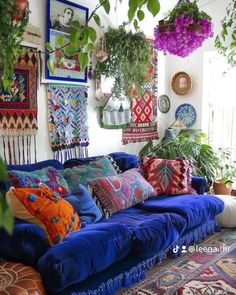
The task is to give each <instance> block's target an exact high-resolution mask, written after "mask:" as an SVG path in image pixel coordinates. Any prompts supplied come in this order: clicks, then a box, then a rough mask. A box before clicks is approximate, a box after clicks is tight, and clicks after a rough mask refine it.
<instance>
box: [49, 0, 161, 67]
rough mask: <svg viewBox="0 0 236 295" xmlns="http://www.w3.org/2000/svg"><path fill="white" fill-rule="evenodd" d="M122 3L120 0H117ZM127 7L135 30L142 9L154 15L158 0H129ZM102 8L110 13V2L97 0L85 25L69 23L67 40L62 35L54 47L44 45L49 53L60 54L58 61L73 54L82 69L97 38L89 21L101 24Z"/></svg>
mask: <svg viewBox="0 0 236 295" xmlns="http://www.w3.org/2000/svg"><path fill="white" fill-rule="evenodd" d="M119 2H120V3H122V0H119ZM128 5H129V8H128V13H127V17H128V20H129V22H130V23H132V24H133V26H134V28H135V30H137V29H138V28H139V22H141V21H142V20H143V19H144V18H145V13H144V11H143V9H144V8H145V7H146V8H147V10H148V11H149V12H150V13H151V14H152V15H153V16H156V15H157V14H158V12H159V10H160V3H159V0H129V3H128ZM100 8H103V9H104V10H105V12H106V13H107V14H109V13H110V9H111V2H110V1H109V0H99V3H98V4H97V6H96V7H95V9H94V10H93V11H92V13H91V14H90V16H89V19H88V22H87V24H86V26H82V25H81V24H79V22H78V21H74V22H72V24H71V27H72V31H71V33H70V37H69V41H68V40H64V39H63V37H59V38H58V39H57V44H56V48H52V47H51V46H50V44H47V45H46V48H47V50H48V53H49V55H51V56H52V54H53V53H55V52H56V51H57V52H58V55H60V58H59V62H63V59H64V58H65V57H70V56H74V57H75V58H77V60H78V62H79V64H80V68H81V70H84V69H85V68H86V66H87V65H88V62H89V54H90V52H91V51H93V49H94V47H95V42H96V39H97V34H96V31H95V30H94V28H93V27H91V26H90V21H91V20H94V22H95V24H96V25H97V26H99V27H100V26H102V23H101V19H100V17H99V15H98V13H97V12H98V10H99V9H100ZM52 60H53V59H51V60H49V61H48V63H47V66H48V69H49V70H50V72H52V73H53V72H54V70H55V64H54V63H53V61H52Z"/></svg>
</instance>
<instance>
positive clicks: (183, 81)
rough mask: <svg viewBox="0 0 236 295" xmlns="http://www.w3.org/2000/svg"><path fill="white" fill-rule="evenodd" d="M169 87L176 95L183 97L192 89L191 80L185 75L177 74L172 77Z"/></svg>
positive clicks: (182, 73)
mask: <svg viewBox="0 0 236 295" xmlns="http://www.w3.org/2000/svg"><path fill="white" fill-rule="evenodd" d="M171 86H172V89H173V91H174V93H176V94H177V95H185V94H187V93H189V92H190V90H191V89H192V80H191V78H190V76H189V75H188V74H187V73H185V72H178V73H176V74H175V75H174V76H173V78H172V82H171Z"/></svg>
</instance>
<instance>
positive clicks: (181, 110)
mask: <svg viewBox="0 0 236 295" xmlns="http://www.w3.org/2000/svg"><path fill="white" fill-rule="evenodd" d="M175 118H176V120H181V121H182V122H183V123H184V125H185V126H186V127H188V128H190V127H191V126H193V124H194V123H195V122H196V119H197V112H196V110H195V108H194V107H193V106H192V105H191V104H189V103H183V104H181V105H179V106H178V107H177V109H176V111H175Z"/></svg>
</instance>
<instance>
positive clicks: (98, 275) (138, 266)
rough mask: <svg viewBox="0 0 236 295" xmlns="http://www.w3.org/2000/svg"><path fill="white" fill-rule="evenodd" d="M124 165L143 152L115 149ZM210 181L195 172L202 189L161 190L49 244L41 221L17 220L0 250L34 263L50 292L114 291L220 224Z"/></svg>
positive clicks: (74, 162)
mask: <svg viewBox="0 0 236 295" xmlns="http://www.w3.org/2000/svg"><path fill="white" fill-rule="evenodd" d="M110 155H111V156H112V157H113V159H114V160H115V161H116V163H117V165H118V166H119V168H120V169H121V170H122V171H125V170H128V169H131V168H134V167H137V165H138V160H139V159H138V157H137V156H135V155H130V154H126V153H112V154H110ZM93 159H94V158H87V159H72V160H68V161H66V162H65V163H64V166H63V165H62V164H61V163H60V162H58V161H56V160H49V161H43V162H40V163H36V164H31V165H20V166H9V167H8V169H10V170H14V169H15V170H24V171H33V170H38V169H41V168H43V167H46V166H53V167H55V168H56V169H58V170H61V169H64V168H68V167H72V166H73V165H78V164H84V163H88V162H89V161H90V160H93ZM206 185H207V183H206V181H205V179H203V178H200V177H193V178H192V186H193V187H194V188H195V189H196V190H197V193H198V195H177V196H158V197H154V198H151V199H148V200H146V201H144V202H142V203H140V204H138V205H137V206H135V207H133V208H128V209H125V210H123V211H120V212H117V213H114V214H113V215H112V216H111V217H110V218H109V219H101V220H100V221H99V222H97V223H93V224H89V225H87V226H85V227H84V228H82V229H81V230H79V231H75V232H73V233H71V234H70V235H69V236H68V237H67V238H66V239H65V240H64V241H63V242H61V243H60V244H57V245H55V246H52V247H50V246H49V245H48V243H47V242H46V239H45V235H44V233H43V231H42V230H41V229H40V228H39V227H37V226H36V225H33V224H29V223H26V222H24V221H22V220H15V227H14V232H13V235H11V236H9V235H7V234H6V232H5V231H3V230H1V231H0V240H1V243H0V256H2V257H4V258H5V259H7V260H11V261H19V262H22V263H24V264H26V265H30V266H33V267H34V268H36V269H37V270H38V272H39V273H40V274H41V276H42V279H43V282H44V284H45V287H46V288H47V290H48V294H53V295H54V294H57V295H69V294H70V295H82V294H83V295H84V294H93V295H95V294H96V295H98V294H99V295H100V294H114V293H115V292H116V291H117V290H119V289H120V288H122V287H127V286H130V285H132V284H134V283H135V282H137V281H139V280H141V279H142V278H144V276H145V272H146V271H147V270H149V269H150V268H151V267H152V265H153V264H154V263H157V262H160V261H162V260H163V259H164V258H165V257H166V255H168V254H170V255H173V256H174V255H178V254H180V252H179V253H173V251H172V249H173V248H174V247H176V246H178V247H179V249H181V247H182V246H183V245H185V246H187V245H189V244H193V243H197V242H199V241H200V240H202V239H203V238H205V237H206V236H207V235H209V234H212V233H214V232H216V231H218V230H219V227H218V225H217V223H216V220H215V216H216V215H217V214H219V213H221V212H222V211H223V207H224V204H223V202H222V201H221V200H220V199H218V198H216V197H214V196H209V195H203V193H204V190H205V188H206Z"/></svg>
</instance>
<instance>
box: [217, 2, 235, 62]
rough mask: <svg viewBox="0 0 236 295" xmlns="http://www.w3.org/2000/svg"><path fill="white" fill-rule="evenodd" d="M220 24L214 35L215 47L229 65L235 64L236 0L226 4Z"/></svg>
mask: <svg viewBox="0 0 236 295" xmlns="http://www.w3.org/2000/svg"><path fill="white" fill-rule="evenodd" d="M221 25H222V30H221V32H220V34H219V35H217V36H216V39H215V47H216V48H217V49H218V52H219V53H220V54H221V55H223V56H225V57H226V58H227V60H228V63H229V64H230V65H231V66H236V0H231V2H230V4H229V5H228V6H227V8H226V16H225V17H224V19H223V20H222V21H221Z"/></svg>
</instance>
